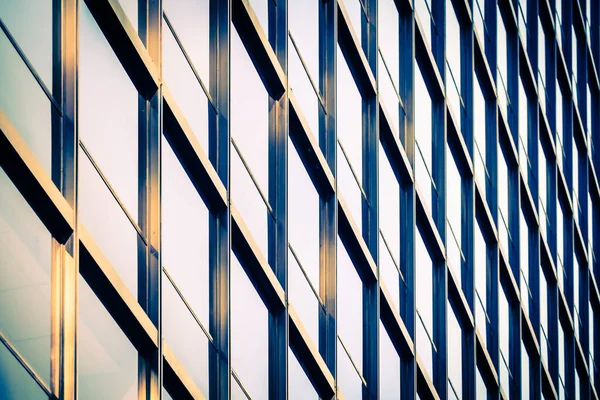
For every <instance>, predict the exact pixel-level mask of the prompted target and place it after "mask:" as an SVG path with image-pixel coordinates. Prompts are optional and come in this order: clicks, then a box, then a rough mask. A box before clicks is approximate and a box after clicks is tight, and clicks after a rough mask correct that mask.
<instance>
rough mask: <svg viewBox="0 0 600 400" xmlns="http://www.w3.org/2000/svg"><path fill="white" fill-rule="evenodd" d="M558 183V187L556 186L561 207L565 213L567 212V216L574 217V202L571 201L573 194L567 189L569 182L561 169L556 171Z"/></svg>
mask: <svg viewBox="0 0 600 400" xmlns="http://www.w3.org/2000/svg"><path fill="white" fill-rule="evenodd" d="M556 172H557V173H556V181H557V185H556V189H557V194H558V199H559V201H560V202H561V205H562V207H563V212H565V214H566V215H567V216H572V215H573V202H572V201H571V193H570V192H569V189H568V188H567V181H566V180H565V176H564V175H563V172H562V170H561V169H560V168H557V169H556Z"/></svg>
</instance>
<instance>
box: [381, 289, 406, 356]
mask: <svg viewBox="0 0 600 400" xmlns="http://www.w3.org/2000/svg"><path fill="white" fill-rule="evenodd" d="M379 302H380V310H381V322H382V323H383V326H384V328H385V330H386V332H387V333H388V336H389V337H390V339H391V341H392V344H393V345H394V347H395V348H396V351H397V352H398V354H399V355H400V357H401V358H402V359H412V358H413V357H414V356H415V348H414V343H413V341H412V339H411V338H410V333H409V332H408V330H407V329H406V326H405V325H404V322H403V321H402V318H400V314H399V312H398V310H396V307H395V306H394V303H393V302H392V301H391V295H390V294H389V292H388V291H387V288H386V286H385V285H384V283H383V282H380V285H379Z"/></svg>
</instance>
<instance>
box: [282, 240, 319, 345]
mask: <svg viewBox="0 0 600 400" xmlns="http://www.w3.org/2000/svg"><path fill="white" fill-rule="evenodd" d="M313 288H314V290H319V287H318V286H315V285H314V284H313V286H312V288H311V286H310V284H309V282H308V280H307V279H306V277H305V276H304V273H303V272H302V269H301V268H300V265H298V263H297V262H296V258H295V257H294V255H293V254H292V252H291V251H290V252H288V294H289V301H290V303H291V304H292V306H293V307H294V309H295V310H296V312H297V313H298V316H299V317H300V320H301V321H302V325H304V328H305V329H306V331H307V332H308V335H309V336H310V338H311V339H312V341H313V343H314V344H315V345H316V346H318V345H319V309H320V304H319V300H318V299H317V297H316V295H315V292H313Z"/></svg>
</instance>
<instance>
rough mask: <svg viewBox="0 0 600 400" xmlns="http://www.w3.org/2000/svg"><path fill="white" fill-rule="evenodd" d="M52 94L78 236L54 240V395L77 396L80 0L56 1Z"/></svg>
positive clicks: (58, 165)
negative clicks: (59, 113)
mask: <svg viewBox="0 0 600 400" xmlns="http://www.w3.org/2000/svg"><path fill="white" fill-rule="evenodd" d="M52 9H53V12H52V16H51V18H52V25H53V43H52V46H53V81H52V86H53V90H52V92H53V94H54V97H55V99H56V100H57V102H58V103H59V104H60V106H61V109H62V111H63V116H62V118H61V117H60V116H58V115H57V113H56V112H55V111H54V110H53V112H52V180H53V181H54V182H55V183H56V185H57V187H58V188H59V189H60V191H61V193H62V194H63V196H64V197H65V199H66V200H67V202H68V203H69V205H70V206H71V207H72V209H73V213H74V221H75V222H74V231H73V234H72V236H71V238H70V239H69V240H68V241H67V243H66V244H65V245H60V244H59V243H58V242H57V241H55V240H54V239H53V240H52V277H51V296H52V297H51V298H52V304H51V307H52V314H51V332H52V333H51V335H52V338H51V382H50V385H51V391H52V393H53V394H54V395H55V396H57V397H58V398H61V399H66V400H71V399H74V398H75V397H76V390H77V389H76V382H77V379H76V349H75V346H76V328H77V282H78V272H77V271H78V257H79V251H78V250H79V246H77V242H78V236H77V213H76V210H77V206H76V205H77V189H76V188H77V130H76V123H75V121H76V117H75V113H76V109H77V105H76V102H77V100H76V99H77V35H78V31H77V23H78V12H77V0H54V1H53V2H52Z"/></svg>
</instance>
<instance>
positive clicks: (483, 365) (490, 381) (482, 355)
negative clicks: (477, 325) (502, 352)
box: [475, 329, 502, 389]
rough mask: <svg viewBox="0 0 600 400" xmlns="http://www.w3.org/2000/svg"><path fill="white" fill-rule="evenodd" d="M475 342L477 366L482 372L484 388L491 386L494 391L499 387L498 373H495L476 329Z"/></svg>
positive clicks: (492, 363)
mask: <svg viewBox="0 0 600 400" xmlns="http://www.w3.org/2000/svg"><path fill="white" fill-rule="evenodd" d="M475 342H476V347H477V348H476V351H477V356H476V359H477V366H478V368H479V370H480V371H481V372H482V375H483V379H484V380H485V382H486V384H487V385H486V386H488V387H490V386H492V387H493V388H494V389H497V388H498V387H499V386H500V382H499V378H498V373H497V372H496V368H495V367H494V362H493V361H492V358H491V357H490V354H489V353H488V351H487V347H486V345H485V343H484V340H483V338H482V337H481V334H480V333H479V330H478V329H475ZM501 362H502V361H501Z"/></svg>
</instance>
